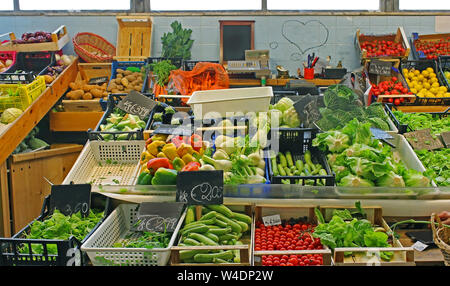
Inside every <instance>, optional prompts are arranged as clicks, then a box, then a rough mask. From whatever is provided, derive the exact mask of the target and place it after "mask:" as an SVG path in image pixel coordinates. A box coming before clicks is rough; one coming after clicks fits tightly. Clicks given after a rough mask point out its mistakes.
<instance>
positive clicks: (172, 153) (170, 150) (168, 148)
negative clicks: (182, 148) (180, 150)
mask: <svg viewBox="0 0 450 286" xmlns="http://www.w3.org/2000/svg"><path fill="white" fill-rule="evenodd" d="M161 151H162V152H163V153H164V154H165V155H166V157H167V158H169V159H170V160H171V161H173V160H174V159H175V158H176V157H179V156H178V154H177V147H175V144H173V143H169V144H166V145H164V147H163V148H162V150H161Z"/></svg>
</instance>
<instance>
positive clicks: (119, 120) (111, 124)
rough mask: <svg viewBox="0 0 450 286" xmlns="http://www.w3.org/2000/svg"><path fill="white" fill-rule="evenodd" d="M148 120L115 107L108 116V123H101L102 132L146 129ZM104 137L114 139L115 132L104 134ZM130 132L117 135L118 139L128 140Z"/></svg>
mask: <svg viewBox="0 0 450 286" xmlns="http://www.w3.org/2000/svg"><path fill="white" fill-rule="evenodd" d="M145 125H146V122H145V121H144V120H141V119H140V118H139V116H137V115H132V114H128V113H126V112H125V111H123V110H121V109H120V108H117V107H116V108H114V110H113V112H112V113H111V114H110V115H109V116H108V118H106V124H101V125H100V131H102V132H132V131H138V130H141V129H144V128H145ZM102 136H103V138H104V139H105V140H106V141H108V140H112V139H114V136H113V134H103V135H102ZM128 137H129V134H127V133H124V134H119V135H117V137H116V139H117V140H127V139H128Z"/></svg>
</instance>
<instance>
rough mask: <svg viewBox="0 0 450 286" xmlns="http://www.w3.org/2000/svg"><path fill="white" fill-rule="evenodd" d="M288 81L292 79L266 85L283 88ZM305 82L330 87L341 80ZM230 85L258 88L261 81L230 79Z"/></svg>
mask: <svg viewBox="0 0 450 286" xmlns="http://www.w3.org/2000/svg"><path fill="white" fill-rule="evenodd" d="M290 80H294V79H267V80H266V84H267V85H269V86H285V85H286V84H287V83H288V82H289V81H290ZM303 80H305V79H303ZM306 81H308V82H312V83H314V84H315V85H317V86H330V85H333V84H338V83H339V82H340V81H341V80H340V79H321V78H315V79H307V80H306ZM230 85H231V86H248V85H254V86H260V85H261V80H259V79H238V78H231V79H230Z"/></svg>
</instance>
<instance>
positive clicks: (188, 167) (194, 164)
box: [181, 162, 201, 172]
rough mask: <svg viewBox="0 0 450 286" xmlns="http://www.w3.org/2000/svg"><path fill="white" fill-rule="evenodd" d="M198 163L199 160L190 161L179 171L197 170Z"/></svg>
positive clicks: (198, 167)
mask: <svg viewBox="0 0 450 286" xmlns="http://www.w3.org/2000/svg"><path fill="white" fill-rule="evenodd" d="M200 166H201V165H200V163H199V162H190V163H188V164H186V166H184V167H183V169H181V172H191V171H198V170H199V169H200Z"/></svg>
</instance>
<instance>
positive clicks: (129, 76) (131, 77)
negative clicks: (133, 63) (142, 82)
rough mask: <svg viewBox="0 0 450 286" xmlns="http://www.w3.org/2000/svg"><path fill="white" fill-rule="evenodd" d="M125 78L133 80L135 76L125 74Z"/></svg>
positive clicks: (129, 80)
mask: <svg viewBox="0 0 450 286" xmlns="http://www.w3.org/2000/svg"><path fill="white" fill-rule="evenodd" d="M125 78H126V79H127V80H128V82H133V81H135V80H136V77H135V76H134V75H127V76H126V77H125Z"/></svg>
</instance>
